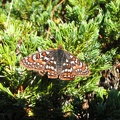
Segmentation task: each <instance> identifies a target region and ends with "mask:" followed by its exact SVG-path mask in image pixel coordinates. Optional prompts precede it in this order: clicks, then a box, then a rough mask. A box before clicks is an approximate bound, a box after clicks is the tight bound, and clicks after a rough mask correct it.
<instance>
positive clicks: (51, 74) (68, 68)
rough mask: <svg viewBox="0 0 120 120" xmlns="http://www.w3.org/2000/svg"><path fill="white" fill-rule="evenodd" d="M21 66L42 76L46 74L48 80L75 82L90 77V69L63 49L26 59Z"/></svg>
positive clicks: (51, 50) (47, 51)
mask: <svg viewBox="0 0 120 120" xmlns="http://www.w3.org/2000/svg"><path fill="white" fill-rule="evenodd" d="M20 63H21V65H22V66H24V67H25V68H27V69H29V70H35V71H38V72H39V74H40V75H41V76H44V75H45V74H46V73H47V75H48V78H53V79H56V78H59V79H61V80H74V79H75V77H76V76H88V75H89V73H90V71H89V69H88V67H87V66H86V65H85V64H84V63H83V62H81V61H80V60H78V59H77V58H76V57H75V56H73V55H72V54H71V53H69V52H67V51H64V50H63V49H62V47H59V48H58V49H50V50H46V51H42V52H39V53H36V54H33V55H31V56H27V57H24V58H23V59H22V60H21V61H20Z"/></svg>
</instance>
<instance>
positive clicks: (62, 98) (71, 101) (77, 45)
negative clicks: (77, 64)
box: [0, 0, 120, 119]
mask: <svg viewBox="0 0 120 120" xmlns="http://www.w3.org/2000/svg"><path fill="white" fill-rule="evenodd" d="M10 6H11V7H10ZM119 8H120V2H119V0H114V1H104V0H103V1H101V0H99V1H96V0H92V1H89V0H87V1H83V0H75V1H74V0H69V1H64V0H63V1H60V2H59V1H58V0H55V1H52V0H49V1H48V0H39V1H38V0H22V1H19V0H14V1H13V0H12V1H11V2H7V3H6V4H5V5H3V4H2V3H0V13H1V14H0V75H1V79H2V80H1V83H0V92H6V93H7V94H8V95H10V96H12V99H14V100H15V102H13V104H15V105H18V106H22V107H23V108H25V109H26V111H27V109H28V108H29V109H30V110H29V112H28V115H29V116H32V115H33V116H41V115H43V116H42V117H43V118H44V119H48V117H49V116H50V117H51V118H50V119H53V118H54V119H55V118H57V117H59V118H61V119H63V116H64V118H65V116H66V117H67V118H68V119H77V117H78V118H80V117H83V116H84V115H83V116H82V113H83V111H84V110H83V109H82V107H81V104H82V102H83V100H84V95H85V93H89V92H94V94H96V96H97V97H98V98H100V99H101V101H102V102H101V103H100V104H99V105H103V98H104V96H105V98H107V97H108V93H107V91H106V90H105V89H103V88H102V87H98V83H99V80H100V77H101V74H100V72H101V71H102V70H107V69H110V68H111V66H112V62H113V58H114V56H116V57H117V56H119V54H118V52H119V48H118V47H119V46H120V45H119V44H117V45H114V43H116V41H119V37H120V36H119V28H120V26H119V25H120V24H119V23H120V21H119V12H120V11H119ZM100 36H102V37H101V38H100ZM59 45H62V46H63V48H64V49H65V50H67V51H69V52H70V53H72V54H74V55H75V56H77V57H78V58H79V59H81V60H82V61H84V62H86V63H87V64H88V66H89V68H90V71H91V74H90V76H89V77H84V78H83V77H77V78H76V79H75V80H74V81H60V80H50V79H48V78H47V77H46V76H44V77H41V76H39V75H38V74H37V73H36V72H31V71H27V70H25V69H24V68H23V67H21V66H20V64H19V61H20V60H21V59H22V58H23V57H24V56H27V55H29V54H32V53H35V52H36V50H37V49H38V48H40V49H41V50H46V49H50V48H57V47H58V46H59ZM110 45H111V47H107V46H110ZM117 48H118V49H117ZM2 76H3V77H2ZM21 87H23V89H21ZM110 94H112V93H110ZM117 95H118V94H115V96H117ZM8 97H9V96H8ZM109 97H110V96H109ZM109 97H108V101H107V105H108V106H110V105H109V103H110V102H113V101H112V100H111V99H109ZM5 99H6V98H5ZM116 99H117V100H116V101H118V98H116ZM109 100H110V101H109ZM116 101H115V102H114V103H115V106H116ZM118 102H119V101H118ZM97 107H98V108H97ZM104 107H105V108H104ZM96 109H97V110H98V111H101V113H100V114H103V113H104V111H105V109H107V106H105V105H103V106H102V107H101V106H96ZM108 109H109V108H108ZM111 109H112V108H111ZM43 110H44V111H45V112H44V113H43ZM116 110H117V109H115V111H113V112H115V114H114V117H115V115H118V113H119V111H116ZM37 111H39V112H37ZM111 112H112V111H111ZM59 113H60V114H59ZM98 113H99V112H98ZM98 113H95V114H96V116H99V115H100V114H99V115H98ZM40 114H41V115H40ZM47 114H48V116H47ZM79 114H80V115H81V116H79ZM111 115H112V113H111ZM111 115H110V116H111ZM53 116H54V117H53ZM118 116H119V115H118ZM52 117H53V118H52Z"/></svg>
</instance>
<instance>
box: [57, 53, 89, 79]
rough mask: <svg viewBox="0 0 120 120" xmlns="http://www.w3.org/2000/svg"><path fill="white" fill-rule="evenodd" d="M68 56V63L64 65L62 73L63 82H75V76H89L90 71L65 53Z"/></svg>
mask: <svg viewBox="0 0 120 120" xmlns="http://www.w3.org/2000/svg"><path fill="white" fill-rule="evenodd" d="M64 53H65V56H66V61H65V62H64V63H63V69H62V73H61V75H60V77H59V78H60V79H63V80H72V79H73V80H74V79H75V76H88V75H89V69H88V67H87V66H86V64H84V63H83V62H81V61H80V60H78V59H77V58H76V57H75V56H73V55H72V54H71V53H69V52H67V51H64Z"/></svg>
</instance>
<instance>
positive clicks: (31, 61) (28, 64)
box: [20, 50, 53, 76]
mask: <svg viewBox="0 0 120 120" xmlns="http://www.w3.org/2000/svg"><path fill="white" fill-rule="evenodd" d="M52 54H53V50H46V51H42V52H39V53H36V54H33V55H30V56H27V57H24V58H23V59H22V60H21V61H20V64H21V65H22V66H23V67H25V68H26V69H28V70H36V71H38V72H39V74H40V75H42V76H43V75H44V74H45V73H46V72H47V71H46V70H45V66H46V64H47V62H48V61H49V60H50V58H51V56H52Z"/></svg>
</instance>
